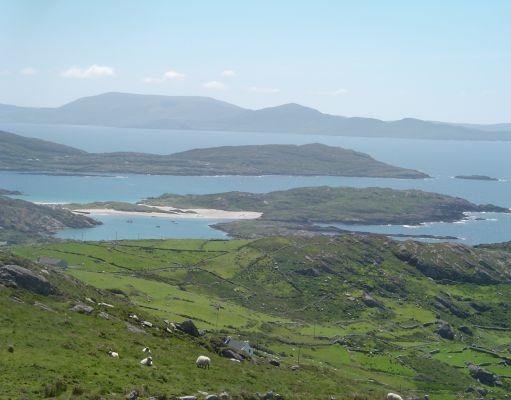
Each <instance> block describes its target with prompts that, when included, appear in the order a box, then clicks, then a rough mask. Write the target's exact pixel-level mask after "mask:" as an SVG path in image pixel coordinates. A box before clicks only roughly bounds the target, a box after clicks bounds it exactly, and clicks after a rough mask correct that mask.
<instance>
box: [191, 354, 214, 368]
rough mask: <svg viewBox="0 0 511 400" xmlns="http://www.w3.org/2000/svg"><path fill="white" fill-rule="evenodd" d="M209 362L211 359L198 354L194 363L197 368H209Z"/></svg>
mask: <svg viewBox="0 0 511 400" xmlns="http://www.w3.org/2000/svg"><path fill="white" fill-rule="evenodd" d="M210 364H211V359H210V358H209V357H206V356H199V357H197V361H195V365H197V368H209V365H210Z"/></svg>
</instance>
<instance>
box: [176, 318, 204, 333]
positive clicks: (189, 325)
mask: <svg viewBox="0 0 511 400" xmlns="http://www.w3.org/2000/svg"><path fill="white" fill-rule="evenodd" d="M177 328H178V329H179V330H181V331H183V332H184V333H187V334H188V335H190V336H194V337H199V335H200V333H199V330H198V329H197V327H196V326H195V324H194V323H193V321H192V320H189V319H188V320H186V321H183V322H181V323H180V324H178V325H177Z"/></svg>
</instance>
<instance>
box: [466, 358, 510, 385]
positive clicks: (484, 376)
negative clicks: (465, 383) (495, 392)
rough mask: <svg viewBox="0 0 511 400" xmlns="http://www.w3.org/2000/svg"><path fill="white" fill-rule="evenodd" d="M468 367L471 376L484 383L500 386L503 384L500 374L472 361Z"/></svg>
mask: <svg viewBox="0 0 511 400" xmlns="http://www.w3.org/2000/svg"><path fill="white" fill-rule="evenodd" d="M467 368H468V371H469V373H470V376H471V377H472V378H474V379H477V380H478V381H479V382H480V383H482V384H483V385H488V386H500V385H501V384H502V382H501V381H500V378H499V376H498V375H496V374H494V373H493V372H490V371H488V370H486V369H484V368H482V367H480V366H478V365H475V364H472V363H470V364H468V365H467Z"/></svg>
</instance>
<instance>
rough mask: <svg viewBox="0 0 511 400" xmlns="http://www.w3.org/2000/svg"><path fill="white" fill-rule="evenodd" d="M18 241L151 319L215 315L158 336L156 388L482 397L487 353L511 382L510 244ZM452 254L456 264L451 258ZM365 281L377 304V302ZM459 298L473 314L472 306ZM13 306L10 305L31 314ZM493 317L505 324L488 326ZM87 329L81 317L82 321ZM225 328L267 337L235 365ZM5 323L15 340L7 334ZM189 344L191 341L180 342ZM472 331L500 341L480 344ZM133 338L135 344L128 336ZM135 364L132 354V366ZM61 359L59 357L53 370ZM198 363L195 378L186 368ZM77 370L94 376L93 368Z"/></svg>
mask: <svg viewBox="0 0 511 400" xmlns="http://www.w3.org/2000/svg"><path fill="white" fill-rule="evenodd" d="M405 250H406V251H408V252H411V251H413V252H414V255H415V256H416V258H417V259H418V260H419V261H422V262H423V263H424V264H426V261H427V262H428V263H429V264H428V265H429V267H430V269H429V270H424V269H421V267H419V266H417V265H411V264H410V263H407V262H405V261H403V260H404V259H405V256H404V255H403V254H405ZM14 252H15V253H16V254H17V255H18V256H21V257H26V258H28V259H32V260H36V259H37V258H38V257H39V256H41V255H44V256H50V257H55V258H59V259H64V260H66V261H67V262H68V263H69V265H70V266H69V268H68V270H67V274H69V275H71V276H73V277H74V278H77V279H78V280H79V281H81V282H83V283H86V284H88V285H91V286H92V287H95V288H98V289H100V290H101V293H106V294H109V295H110V296H112V293H115V294H116V298H117V299H120V300H122V301H123V302H126V301H128V303H127V304H131V305H130V307H133V308H134V307H136V308H137V309H139V310H141V311H137V312H142V313H144V314H146V315H147V318H148V319H150V320H153V321H155V320H156V321H162V320H163V319H168V320H171V321H174V322H180V321H183V320H186V319H192V320H193V321H194V322H195V323H196V325H197V326H198V327H199V328H200V329H203V330H204V331H205V332H206V334H205V336H203V337H202V338H201V339H200V340H199V341H200V343H198V342H187V341H183V339H182V338H179V339H178V338H176V337H172V338H165V339H161V338H160V337H158V335H155V337H152V336H151V337H150V338H151V339H150V340H151V341H154V344H153V346H154V347H158V349H159V350H158V354H160V351H161V352H162V353H161V354H164V355H165V357H164V358H165V359H166V361H164V362H161V363H160V362H158V368H157V369H154V370H151V372H150V373H149V372H147V374H153V375H155V376H148V375H146V372H144V373H143V375H141V376H140V377H139V378H140V379H138V380H137V379H135V380H133V381H132V382H136V383H137V385H142V382H143V380H144V379H146V380H147V384H148V385H149V386H150V387H151V388H152V390H153V391H154V390H156V391H164V392H166V393H172V394H189V393H196V392H197V390H206V391H208V390H213V391H218V390H224V389H225V390H228V391H229V392H232V393H238V394H240V396H241V393H242V392H243V390H245V391H247V393H249V392H250V393H254V392H256V391H259V392H263V391H266V390H268V389H273V390H275V391H277V392H278V393H281V394H283V395H285V396H286V397H287V398H328V396H330V395H335V396H336V398H348V397H350V396H354V395H355V394H356V395H357V396H362V397H367V398H380V397H381V396H382V395H383V394H384V393H385V392H386V391H390V390H392V391H397V392H400V393H402V394H406V395H423V394H426V393H427V394H429V395H430V396H432V397H433V398H438V399H454V398H458V397H459V396H461V395H463V396H468V398H470V396H471V394H469V393H466V392H465V391H466V390H467V388H469V387H476V386H477V387H479V386H482V385H481V384H480V383H479V382H476V381H475V380H474V379H473V378H472V377H471V376H470V375H469V373H468V369H467V368H466V367H465V363H467V362H474V363H477V364H481V363H482V364H483V365H485V368H486V369H488V370H490V371H492V372H494V373H496V374H498V375H499V376H501V380H502V383H503V386H501V387H496V386H495V387H488V389H489V390H490V392H491V393H492V396H494V397H496V398H504V397H503V396H504V394H505V393H506V392H507V391H509V390H510V389H511V381H510V380H509V377H510V376H511V366H510V365H509V364H507V363H506V361H505V360H506V359H507V360H509V353H508V350H507V348H508V346H509V344H510V342H511V330H509V329H510V328H511V311H510V304H511V288H510V286H509V283H508V282H506V271H509V264H507V267H506V266H505V267H502V260H508V259H506V258H505V257H507V255H506V254H504V253H503V252H501V251H498V252H497V251H491V250H490V251H488V250H473V254H472V255H470V256H467V254H466V248H463V247H460V246H458V245H415V244H413V243H408V244H405V245H400V244H398V243H396V242H392V241H390V240H388V239H375V238H363V237H358V236H350V237H345V238H343V239H328V238H314V239H300V238H269V239H262V240H257V241H201V240H167V241H152V240H145V241H121V242H115V243H114V242H102V243H76V242H67V243H55V244H47V245H41V246H26V247H18V248H15V249H14ZM432 257H434V260H436V261H432V260H433V258H432ZM471 257H472V258H473V259H472V258H471ZM447 260H448V262H449V263H452V266H451V267H449V265H448V264H444V263H445V262H446V261H447ZM481 260H484V261H485V263H487V265H489V267H488V270H490V272H491V274H492V275H491V277H492V279H493V281H491V282H484V283H483V281H482V279H483V277H481V274H476V275H474V273H473V268H472V266H471V264H470V263H471V262H480V261H481ZM435 262H436V263H437V264H435ZM506 262H508V261H506ZM491 263H494V265H493V264H491ZM497 265H498V266H497ZM440 266H441V268H443V270H442V271H441V272H438V271H437V270H436V269H435V268H440ZM490 267H491V268H490ZM499 268H500V269H499ZM508 273H509V272H507V274H508ZM428 275H431V276H428ZM446 277H448V278H449V281H447V280H446ZM486 278H487V277H486ZM0 293H2V292H1V291H0ZM364 293H369V294H370V295H371V296H372V298H373V300H375V301H376V303H377V304H378V305H377V306H376V307H370V306H367V305H366V304H365V303H364V301H363V296H364ZM439 297H441V298H442V299H444V300H445V299H449V304H450V307H451V309H448V308H445V307H443V308H442V307H441V306H439V303H438V300H436V299H437V298H439ZM4 300H5V299H4ZM5 301H7V300H5ZM118 301H119V300H118ZM55 307H57V305H55ZM60 307H62V306H60ZM124 307H125V306H124ZM474 307H478V308H480V309H481V308H484V310H485V311H476V310H475V309H474ZM62 309H63V310H64V311H65V308H62ZM453 310H455V311H456V313H458V314H459V310H462V311H465V314H463V316H462V317H460V316H459V315H455V314H453ZM42 313H43V314H44V315H47V313H46V314H45V312H42ZM43 314H41V315H43ZM14 315H15V314H12V315H11V318H16V321H17V323H20V324H21V321H20V319H19V318H18V317H14ZM16 315H17V314H16ZM52 317H53V315H52ZM4 318H5V316H4ZM27 318H28V316H27ZM30 318H32V315H30ZM34 318H35V316H34ZM41 318H42V317H41ZM54 318H55V319H56V320H59V318H60V319H62V318H63V316H61V314H58V315H56V316H54ZM87 318H89V320H90V319H91V317H84V316H76V317H75V316H73V323H75V322H74V320H75V319H76V320H77V321H76V324H83V329H85V330H87V329H89V328H86V325H87ZM440 319H441V320H444V321H448V322H449V323H450V324H451V325H452V327H453V329H454V331H455V335H456V337H455V339H454V340H446V339H443V338H441V337H440V336H439V335H438V334H437V333H436V329H437V325H438V322H437V320H440ZM32 323H33V324H34V325H36V323H35V322H32ZM55 323H56V324H59V322H58V321H56V322H55ZM61 323H62V322H61ZM94 323H95V324H96V323H97V324H101V327H94V328H93V329H94V330H95V331H103V330H104V329H105V330H106V329H113V330H114V331H115V333H112V334H110V333H109V334H108V335H107V337H108V338H109V339H108V340H109V341H105V342H108V343H112V344H113V343H114V342H118V341H119V340H122V341H127V342H128V343H131V342H133V340H134V339H133V338H126V337H125V336H126V333H125V332H124V331H123V330H122V329H121V331H119V330H115V328H113V327H110V328H108V326H110V325H111V323H108V322H105V321H102V320H98V319H94ZM109 324H110V325H109ZM103 325H105V327H103ZM461 326H469V327H470V329H471V330H472V334H471V335H468V334H465V333H463V332H462V331H460V330H459V327H461ZM492 326H497V327H498V328H500V329H488V327H492ZM81 329H82V328H80V327H79V326H77V327H76V328H75V329H73V331H74V332H75V335H76V334H77V333H78V332H79V331H81ZM90 329H92V328H90ZM50 330H51V329H50ZM57 331H58V329H57V330H56V332H57ZM227 335H231V336H233V337H238V338H240V339H247V340H250V342H251V343H252V344H253V345H254V346H256V348H257V349H258V352H259V357H258V359H259V360H260V362H259V363H258V364H254V365H251V364H249V363H244V364H241V365H235V366H233V365H231V364H232V362H230V361H229V360H226V359H221V358H220V357H218V356H216V355H215V354H213V353H212V352H211V351H210V350H205V349H208V345H207V343H209V342H208V341H211V340H213V341H214V340H215V338H224V337H225V336H227ZM117 336H118V338H117V339H116V337H117ZM2 337H4V339H3V341H4V342H2V345H4V344H6V341H7V339H5V337H6V336H2ZM87 337H88V336H87V335H85V337H83V338H79V339H77V340H78V341H82V340H83V341H84V343H82V344H80V345H78V344H76V346H78V347H79V348H80V349H82V350H83V351H84V352H85V353H86V355H84V357H85V358H88V357H89V356H90V357H92V360H89V361H88V362H93V360H95V359H97V358H98V357H99V358H100V359H102V357H100V356H99V354H100V353H101V352H100V351H99V350H98V346H99V345H98V344H97V343H95V342H94V341H95V340H96V339H94V340H93V341H92V342H87ZM55 340H57V341H58V339H57V338H55ZM67 340H70V339H67ZM138 340H139V341H140V339H138ZM144 340H145V339H144ZM141 343H142V342H140V344H141ZM177 345H179V346H183V348H182V349H180V350H179V351H175V349H174V346H177ZM471 345H475V346H478V347H481V348H483V349H490V350H491V351H493V352H494V354H493V355H490V354H486V353H481V352H478V351H475V350H472V349H470V348H469V346H471ZM52 346H53V345H52ZM104 346H106V344H104V345H103V348H104ZM204 346H205V347H204ZM36 347H37V346H36ZM135 350H136V349H135ZM91 352H92V353H91ZM122 352H123V353H124V352H126V353H127V354H130V357H132V356H131V354H132V352H133V350H132V349H131V347H130V346H128V345H127V344H123V347H122ZM200 352H207V354H209V355H211V356H212V357H214V365H215V367H214V368H213V369H212V370H211V371H215V372H211V375H208V377H204V375H202V374H200V373H198V372H197V371H195V369H193V368H190V365H191V366H193V357H194V356H193V355H192V353H193V354H194V355H195V356H196V354H195V353H197V354H198V353H200ZM89 353H91V354H89ZM15 354H17V353H15ZM87 354H88V355H87ZM135 354H136V351H135ZM268 357H274V358H278V359H280V361H281V362H282V364H281V367H280V368H275V367H270V366H268V364H266V363H265V362H264V360H265V359H267V358H268ZM167 358H168V360H167ZM261 360H263V361H262V362H261ZM102 361H104V362H105V363H109V362H111V360H110V359H106V360H102ZM119 361H120V360H119ZM62 362H65V361H62ZM122 362H124V361H122ZM131 362H133V360H131ZM298 362H300V365H301V366H302V368H301V369H300V370H299V371H291V370H290V369H289V367H290V366H291V365H295V364H298ZM41 363H42V364H41V365H43V364H44V362H43V361H41ZM122 365H124V364H122ZM128 365H129V362H128V361H126V365H125V367H126V368H128ZM217 368H218V369H217ZM225 368H229V380H226V379H225V377H224V379H221V378H220V377H219V376H220V375H221V374H222V370H224V369H225ZM237 368H239V369H237ZM60 370H61V369H60V368H56V367H54V372H55V371H60ZM136 370H137V371H138V369H136ZM176 370H179V372H178V378H176V377H175V374H176ZM77 371H78V369H77ZM154 371H158V374H160V375H161V376H160V377H158V374H157V373H156V372H154ZM25 372H26V371H25ZM25 372H23V373H20V375H19V376H20V377H21V376H24V373H25ZM17 373H19V371H18V372H17ZM26 373H28V372H26ZM76 373H77V374H78V372H76ZM126 373H127V372H126ZM188 373H190V374H192V377H191V378H190V380H191V381H192V382H193V384H190V382H189V380H187V377H188ZM208 373H209V372H208ZM127 374H128V377H127V378H126V380H122V379H121V380H119V379H117V380H116V379H114V378H112V377H110V380H111V381H112V382H114V381H115V385H116V386H115V390H113V392H119V391H121V389H122V390H124V389H126V388H127V387H129V383H130V382H131V381H130V378H129V376H131V375H130V374H129V373H127ZM185 375H186V377H185ZM52 376H55V373H54V374H53V375H52ZM164 376H165V377H166V378H164ZM171 377H172V378H171ZM13 379H14V378H13ZM64 379H65V380H66V381H68V380H69V377H67V378H66V377H64ZM105 379H106V378H105ZM164 379H168V382H165V381H164ZM75 380H76V379H75ZM106 381H108V379H107V380H106ZM106 381H105V382H106ZM77 382H79V383H80V385H82V386H84V387H85V388H87V390H92V389H90V387H91V386H90V385H88V384H87V383H83V382H82V380H80V379H78V380H77ZM201 385H202V386H201ZM208 385H209V386H208ZM206 386H208V387H209V389H206V388H205V387H206ZM102 387H103V388H104V387H106V386H105V385H102ZM201 388H202V389H201ZM33 389H34V390H35V388H33ZM27 390H29V389H27ZM104 390H105V389H104ZM247 393H246V394H245V395H247V396H248V394H247ZM247 398H250V397H247Z"/></svg>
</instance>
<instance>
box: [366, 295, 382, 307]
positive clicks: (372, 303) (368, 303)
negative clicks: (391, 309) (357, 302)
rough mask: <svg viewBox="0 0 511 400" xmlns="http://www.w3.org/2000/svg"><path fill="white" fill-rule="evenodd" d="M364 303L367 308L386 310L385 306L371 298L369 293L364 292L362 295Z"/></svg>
mask: <svg viewBox="0 0 511 400" xmlns="http://www.w3.org/2000/svg"><path fill="white" fill-rule="evenodd" d="M362 301H363V302H364V304H365V305H366V306H367V307H371V308H384V305H383V304H382V303H380V302H379V301H378V300H376V299H375V298H374V297H373V296H371V295H370V294H369V293H367V292H364V294H363V295H362Z"/></svg>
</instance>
